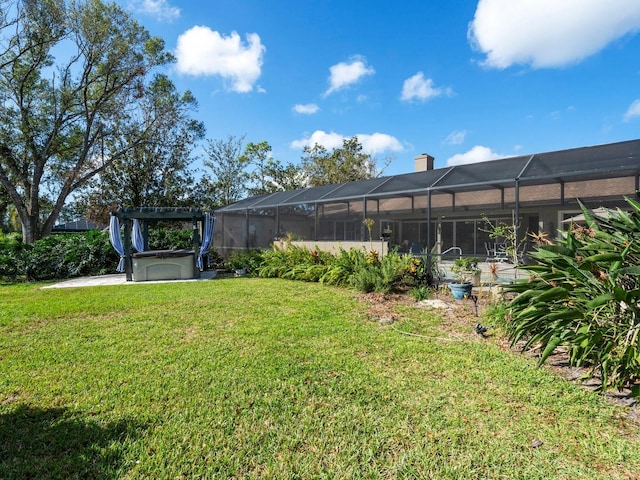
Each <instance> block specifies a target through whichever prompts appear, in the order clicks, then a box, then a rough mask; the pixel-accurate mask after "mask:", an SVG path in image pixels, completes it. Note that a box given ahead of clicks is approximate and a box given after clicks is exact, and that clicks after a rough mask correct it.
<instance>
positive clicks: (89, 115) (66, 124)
mask: <svg viewBox="0 0 640 480" xmlns="http://www.w3.org/2000/svg"><path fill="white" fill-rule="evenodd" d="M0 12H1V13H0V97H1V98H2V99H3V107H4V108H3V109H2V110H0V185H2V187H3V188H4V189H5V190H6V192H7V195H8V196H9V198H10V199H11V202H12V204H13V205H14V207H15V209H16V211H17V214H18V216H19V218H20V221H21V223H22V233H23V239H24V241H26V242H32V241H34V240H36V239H38V238H41V237H44V236H47V235H48V234H49V233H50V232H51V229H52V227H53V225H54V224H55V221H56V219H57V217H58V215H59V213H60V211H61V210H62V208H63V206H64V204H65V201H66V200H67V198H68V197H69V195H70V194H71V193H72V192H74V191H76V190H77V189H78V188H80V187H82V186H84V185H86V184H87V182H89V180H91V179H92V178H93V177H94V176H95V175H97V174H99V173H102V172H104V171H105V169H106V168H107V167H108V166H109V165H111V164H112V163H114V162H116V161H120V160H121V159H123V158H127V157H128V156H131V155H136V153H135V152H136V151H137V149H139V148H140V146H141V145H144V144H146V143H147V142H148V141H149V138H150V137H151V132H152V131H153V130H154V129H156V128H157V127H158V125H159V124H160V123H162V122H164V121H165V120H166V117H165V115H170V114H171V113H172V111H171V109H167V110H166V112H164V113H163V114H160V112H157V113H158V116H156V117H154V118H153V119H149V118H148V117H145V111H144V109H143V108H141V102H142V101H143V100H144V99H145V97H146V95H147V94H148V93H149V90H148V89H147V88H145V78H146V77H147V76H148V75H149V74H150V73H151V72H152V71H153V70H154V69H155V68H156V67H159V66H162V65H165V64H167V63H169V62H171V61H172V60H173V58H172V56H171V55H170V54H169V53H166V52H165V51H164V43H163V41H162V40H161V39H160V38H157V37H152V36H150V35H149V33H148V32H147V31H146V30H145V29H144V28H143V27H141V26H140V25H139V24H138V23H137V22H135V21H134V20H133V19H132V18H131V17H130V16H129V14H127V13H126V12H125V11H124V10H123V9H122V8H120V7H119V6H117V5H115V4H113V3H112V4H106V3H103V2H102V1H101V0H86V1H85V2H77V1H71V0H39V1H37V0H36V1H33V0H31V1H30V0H0Z"/></svg>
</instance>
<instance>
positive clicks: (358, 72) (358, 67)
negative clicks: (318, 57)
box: [324, 56, 376, 97]
mask: <svg viewBox="0 0 640 480" xmlns="http://www.w3.org/2000/svg"><path fill="white" fill-rule="evenodd" d="M329 72H330V75H329V89H328V90H327V91H326V92H325V93H324V96H325V97H326V96H327V95H330V94H331V93H333V92H335V91H337V90H341V89H342V88H346V87H348V86H350V85H353V84H354V83H358V82H359V81H360V79H361V78H362V77H365V76H367V75H373V74H374V73H375V72H376V71H375V70H374V68H373V67H369V66H367V61H366V60H365V59H364V58H363V57H360V56H355V57H353V58H352V59H351V61H349V62H340V63H337V64H335V65H333V66H331V67H329Z"/></svg>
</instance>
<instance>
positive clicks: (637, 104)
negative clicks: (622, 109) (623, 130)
mask: <svg viewBox="0 0 640 480" xmlns="http://www.w3.org/2000/svg"><path fill="white" fill-rule="evenodd" d="M635 117H640V98H639V99H638V100H635V101H634V102H633V103H631V105H629V108H628V109H627V111H626V113H625V114H624V121H625V122H628V121H629V120H631V119H632V118H635Z"/></svg>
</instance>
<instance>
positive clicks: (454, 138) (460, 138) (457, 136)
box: [444, 130, 467, 145]
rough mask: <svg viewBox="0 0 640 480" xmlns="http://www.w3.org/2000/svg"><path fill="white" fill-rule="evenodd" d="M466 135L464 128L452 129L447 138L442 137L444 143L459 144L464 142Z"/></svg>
mask: <svg viewBox="0 0 640 480" xmlns="http://www.w3.org/2000/svg"><path fill="white" fill-rule="evenodd" d="M466 136H467V131H466V130H454V131H453V132H451V133H450V134H449V135H447V138H445V139H444V143H446V144H447V145H460V144H461V143H463V142H464V139H465V138H466Z"/></svg>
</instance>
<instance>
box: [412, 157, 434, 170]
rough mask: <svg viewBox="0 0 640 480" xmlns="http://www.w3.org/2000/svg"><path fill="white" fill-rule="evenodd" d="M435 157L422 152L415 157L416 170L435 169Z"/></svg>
mask: <svg viewBox="0 0 640 480" xmlns="http://www.w3.org/2000/svg"><path fill="white" fill-rule="evenodd" d="M434 161H435V158H433V157H432V156H431V155H429V154H428V153H422V154H420V155H416V157H415V170H416V172H424V171H425V170H433V162H434Z"/></svg>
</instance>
